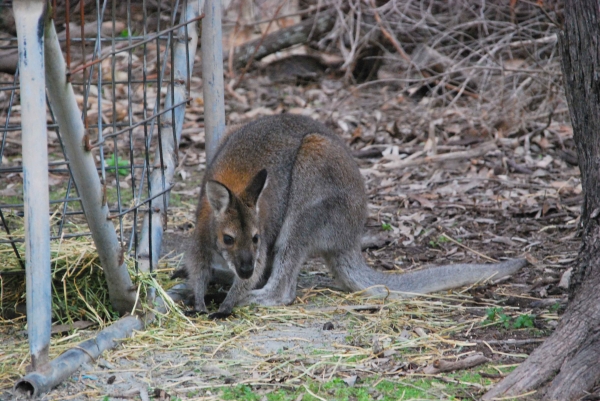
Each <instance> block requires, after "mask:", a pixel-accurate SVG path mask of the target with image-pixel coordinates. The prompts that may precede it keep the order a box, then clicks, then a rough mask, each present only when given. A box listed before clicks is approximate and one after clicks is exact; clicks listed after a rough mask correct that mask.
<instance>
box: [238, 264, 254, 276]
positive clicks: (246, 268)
mask: <svg viewBox="0 0 600 401" xmlns="http://www.w3.org/2000/svg"><path fill="white" fill-rule="evenodd" d="M252 273H254V265H253V264H252V263H242V265H241V266H240V269H239V270H238V275H239V276H240V278H250V277H252Z"/></svg>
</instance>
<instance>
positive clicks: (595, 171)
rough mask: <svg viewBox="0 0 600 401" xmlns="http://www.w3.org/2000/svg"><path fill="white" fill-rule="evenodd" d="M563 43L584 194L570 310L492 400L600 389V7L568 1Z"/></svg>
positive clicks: (588, 0) (562, 396) (567, 396)
mask: <svg viewBox="0 0 600 401" xmlns="http://www.w3.org/2000/svg"><path fill="white" fill-rule="evenodd" d="M559 39H560V40H559V46H560V50H561V55H562V68H563V74H564V82H565V91H566V94H567V101H568V103H569V111H570V115H571V121H572V123H573V132H574V140H575V143H576V145H577V154H578V157H579V168H580V171H581V181H582V187H583V192H584V200H583V206H582V210H581V224H582V245H581V248H580V249H579V256H578V258H577V260H576V266H575V271H574V274H573V276H572V279H571V287H570V288H569V300H570V303H569V306H568V307H567V310H566V311H565V314H564V316H563V317H562V319H561V321H560V324H559V326H558V328H557V329H556V331H555V332H554V334H553V335H552V336H550V338H548V340H546V342H544V344H542V345H541V346H540V347H539V348H538V349H536V350H535V351H534V352H533V353H532V354H531V356H530V357H529V358H528V359H527V360H526V361H525V362H524V363H523V364H521V365H520V366H519V367H518V368H517V369H515V370H514V371H513V372H512V373H511V374H510V375H509V376H507V377H506V378H505V379H504V380H503V381H502V382H500V383H499V384H498V385H497V386H496V387H495V388H493V389H492V390H491V391H489V392H488V393H487V394H485V396H484V397H483V399H484V400H492V399H494V398H497V397H506V396H508V397H510V396H517V395H519V394H523V393H527V392H530V391H533V390H537V392H536V398H537V397H539V398H541V399H544V400H574V399H579V398H581V397H583V396H584V395H585V394H587V393H588V392H589V391H590V390H591V389H593V387H594V386H595V385H597V384H598V383H599V382H600V363H599V362H600V224H599V219H600V132H598V131H599V130H600V74H598V71H600V47H599V46H600V1H599V0H570V1H567V2H566V4H565V25H564V28H563V31H562V32H561V34H560V35H559Z"/></svg>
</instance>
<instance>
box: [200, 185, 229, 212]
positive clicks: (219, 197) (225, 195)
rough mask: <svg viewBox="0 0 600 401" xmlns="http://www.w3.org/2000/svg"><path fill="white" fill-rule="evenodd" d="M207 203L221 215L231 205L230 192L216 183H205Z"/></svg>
mask: <svg viewBox="0 0 600 401" xmlns="http://www.w3.org/2000/svg"><path fill="white" fill-rule="evenodd" d="M206 197H207V198H208V203H210V206H211V207H212V208H213V210H214V211H215V212H217V213H223V212H225V210H227V207H228V206H229V204H230V203H231V192H229V189H227V187H226V186H225V185H223V184H221V183H220V182H218V181H213V180H209V181H208V182H207V183H206Z"/></svg>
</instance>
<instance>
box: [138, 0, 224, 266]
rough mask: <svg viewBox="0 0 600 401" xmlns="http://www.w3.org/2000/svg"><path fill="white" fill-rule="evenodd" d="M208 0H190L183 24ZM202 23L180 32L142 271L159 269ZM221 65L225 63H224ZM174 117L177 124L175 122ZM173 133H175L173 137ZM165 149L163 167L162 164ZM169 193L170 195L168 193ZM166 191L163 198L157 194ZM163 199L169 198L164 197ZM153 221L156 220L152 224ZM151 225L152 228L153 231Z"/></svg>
mask: <svg viewBox="0 0 600 401" xmlns="http://www.w3.org/2000/svg"><path fill="white" fill-rule="evenodd" d="M203 3H204V0H189V2H188V4H187V7H186V8H185V12H182V14H181V23H184V22H185V21H190V20H194V19H196V18H197V17H198V16H199V15H200V10H202V8H203V6H204V4H203ZM197 26H198V23H197V22H196V21H194V22H192V23H189V24H187V25H184V26H182V27H181V28H180V29H179V32H178V35H177V36H178V37H177V43H176V45H175V49H174V52H173V53H174V54H173V59H174V67H173V68H174V72H173V75H174V82H173V83H172V85H171V86H169V88H168V90H167V96H166V98H165V109H168V108H170V107H172V106H174V105H179V106H177V107H175V108H174V112H173V113H171V112H167V113H165V114H163V115H162V116H161V117H160V124H161V135H160V141H161V146H159V147H157V149H156V155H155V156H154V170H153V171H152V175H151V176H150V183H151V188H150V198H153V199H152V202H151V205H150V211H149V212H148V214H146V216H144V223H143V226H142V233H141V238H140V242H139V245H138V261H139V267H140V270H142V271H144V272H149V271H150V270H151V269H150V266H154V267H156V265H157V263H158V258H159V256H160V248H161V243H162V234H163V228H164V227H163V225H164V222H165V221H166V213H167V211H166V208H165V206H167V205H168V197H169V192H168V191H166V190H167V189H168V188H169V187H170V186H171V185H172V182H173V175H174V174H175V168H176V167H177V152H178V147H179V140H180V139H181V128H182V126H183V117H184V114H185V100H186V99H187V97H188V95H189V93H188V87H189V86H188V85H189V82H190V76H191V74H192V67H193V65H194V56H195V55H196V47H197V46H198V27H197ZM221 64H223V63H222V62H221ZM173 115H174V119H175V121H173ZM173 130H174V131H175V134H173ZM161 150H162V163H163V164H162V165H161V163H160V160H161V155H160V153H159V152H160V151H161ZM165 191H166V192H165ZM161 192H164V194H163V195H161V196H158V197H156V195H158V194H160V193H161ZM163 196H164V197H165V198H166V200H165V198H163ZM150 219H152V221H151V224H150ZM150 226H152V229H151V230H150Z"/></svg>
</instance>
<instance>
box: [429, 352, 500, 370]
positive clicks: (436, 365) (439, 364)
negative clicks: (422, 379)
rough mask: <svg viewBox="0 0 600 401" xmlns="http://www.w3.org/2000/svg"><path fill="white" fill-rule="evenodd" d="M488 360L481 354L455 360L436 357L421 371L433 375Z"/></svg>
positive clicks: (467, 367)
mask: <svg viewBox="0 0 600 401" xmlns="http://www.w3.org/2000/svg"><path fill="white" fill-rule="evenodd" d="M489 361H490V360H489V359H488V358H486V357H485V356H483V354H475V355H471V356H468V357H466V358H465V359H461V360H458V361H456V362H451V361H444V360H443V359H437V360H435V361H434V362H433V364H431V365H428V366H426V367H425V368H424V369H423V373H426V374H428V375H435V374H438V373H442V372H453V371H455V370H463V369H469V368H472V367H474V366H477V365H481V364H483V363H486V362H489Z"/></svg>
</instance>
